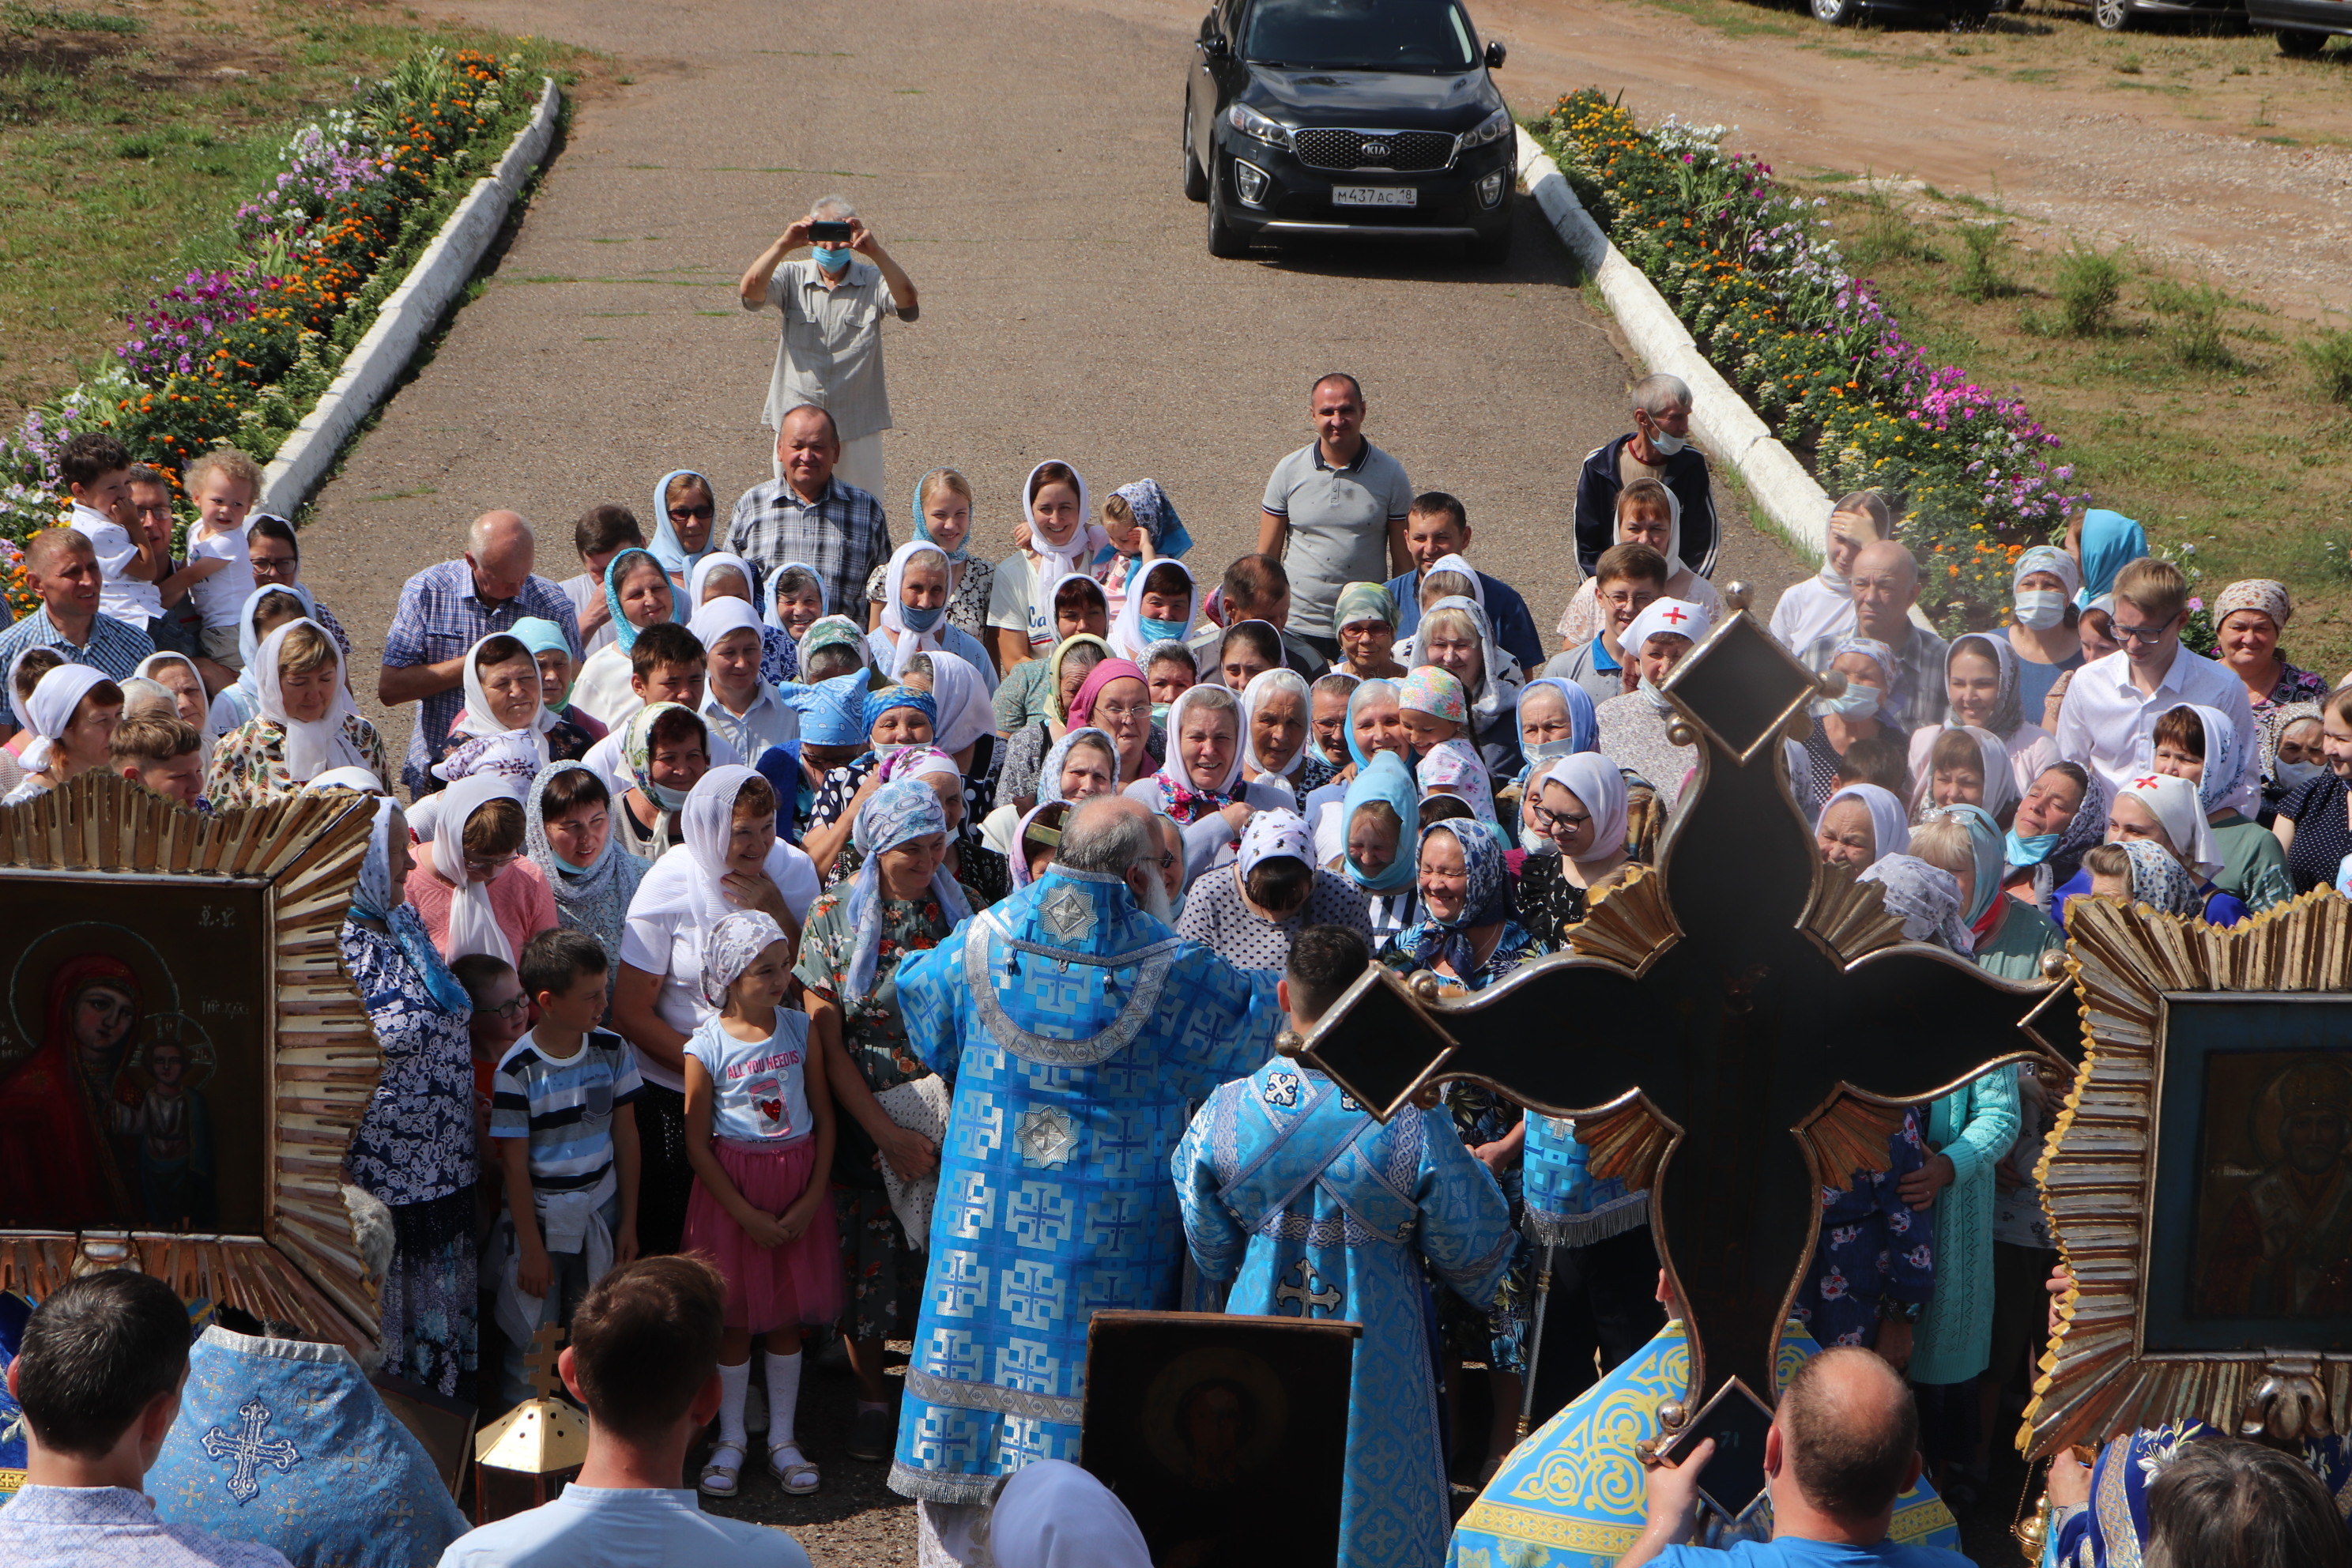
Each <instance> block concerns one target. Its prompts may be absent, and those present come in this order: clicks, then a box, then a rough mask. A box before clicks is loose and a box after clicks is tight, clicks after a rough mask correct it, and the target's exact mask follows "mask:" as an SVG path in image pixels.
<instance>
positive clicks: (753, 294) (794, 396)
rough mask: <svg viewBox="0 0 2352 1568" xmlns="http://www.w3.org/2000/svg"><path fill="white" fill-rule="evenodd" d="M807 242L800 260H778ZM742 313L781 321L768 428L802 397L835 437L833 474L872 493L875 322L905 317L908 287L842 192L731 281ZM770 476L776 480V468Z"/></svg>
mask: <svg viewBox="0 0 2352 1568" xmlns="http://www.w3.org/2000/svg"><path fill="white" fill-rule="evenodd" d="M803 245H805V246H808V247H810V249H809V255H808V258H806V259H805V260H801V261H791V262H788V261H786V260H785V259H784V258H785V257H786V256H787V255H789V254H791V253H792V252H793V251H795V250H797V249H799V248H800V247H802V246H803ZM737 293H738V296H739V297H740V299H741V300H742V302H743V308H744V309H745V310H778V311H781V312H782V315H783V318H784V326H783V332H782V336H781V338H780V339H779V340H778V342H777V344H776V368H775V372H774V374H772V376H770V378H769V381H768V405H767V409H766V411H765V412H764V413H763V414H762V415H761V420H760V422H761V424H762V425H765V426H767V427H768V428H769V429H771V430H773V429H774V428H776V424H777V421H778V420H780V419H782V417H783V416H784V415H785V414H786V413H788V412H790V411H791V410H792V409H794V408H796V407H798V406H800V405H802V404H803V403H814V404H815V405H818V406H819V407H822V408H824V409H826V410H828V411H829V412H830V413H831V414H832V415H833V417H834V423H835V426H837V427H838V429H839V433H840V437H841V456H840V458H838V459H837V460H836V461H835V464H834V470H833V471H834V474H835V477H836V478H838V479H840V480H841V481H842V482H843V483H844V484H847V485H851V486H854V487H856V489H861V490H864V491H865V492H866V494H868V495H870V496H872V497H873V498H874V499H875V500H877V501H879V500H882V499H883V498H882V432H883V431H885V430H887V429H888V428H889V427H890V391H889V387H888V385H887V384H886V382H885V380H884V378H883V374H882V318H883V317H885V316H896V317H898V319H899V320H900V321H913V320H914V319H915V316H916V312H917V310H918V309H919V306H918V304H917V300H916V296H915V285H914V281H913V279H909V278H908V276H907V274H906V270H905V269H904V268H901V267H900V266H899V265H898V262H896V261H894V260H892V259H891V258H890V253H889V252H888V251H887V250H885V249H883V248H882V242H881V241H880V240H879V239H877V238H876V237H874V231H873V230H872V229H870V228H868V227H867V226H866V220H865V219H863V218H861V217H859V216H857V209H856V208H855V207H853V206H851V205H849V198H847V197H846V196H822V197H819V198H818V199H817V201H816V202H815V204H814V205H812V206H811V207H810V208H809V212H808V216H806V217H803V218H795V219H793V225H792V226H791V227H790V228H787V229H786V230H784V232H783V233H782V234H781V235H778V236H777V237H776V240H775V243H774V244H772V245H771V246H769V247H768V248H767V249H765V250H763V251H761V252H760V254H759V256H758V258H756V259H754V260H753V261H752V263H751V266H750V268H747V269H746V270H745V271H744V273H743V280H742V282H741V283H740V284H739V285H737ZM775 477H776V478H778V479H782V478H783V466H782V463H781V462H779V463H778V464H777V468H776V475H775Z"/></svg>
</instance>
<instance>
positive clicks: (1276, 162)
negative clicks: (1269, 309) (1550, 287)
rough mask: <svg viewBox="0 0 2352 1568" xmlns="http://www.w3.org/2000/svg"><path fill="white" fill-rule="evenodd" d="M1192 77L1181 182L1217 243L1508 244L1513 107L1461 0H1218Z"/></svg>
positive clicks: (1230, 251)
mask: <svg viewBox="0 0 2352 1568" xmlns="http://www.w3.org/2000/svg"><path fill="white" fill-rule="evenodd" d="M1194 48H1195V50H1196V52H1197V53H1198V55H1199V60H1198V63H1197V64H1196V66H1195V67H1194V68H1193V70H1192V74H1191V76H1190V77H1189V78H1188V79H1186V81H1185V84H1184V194H1185V195H1187V196H1190V197H1191V198H1192V200H1194V201H1196V202H1201V201H1205V202H1206V203H1208V204H1209V253H1210V254H1211V255H1212V256H1239V255H1241V254H1242V253H1243V251H1244V250H1245V249H1246V248H1247V247H1249V245H1250V244H1251V242H1252V241H1254V240H1257V239H1260V238H1265V239H1273V238H1276V237H1280V236H1283V235H1288V234H1365V235H1381V236H1391V237H1396V236H1416V237H1442V238H1454V239H1463V240H1467V241H1469V243H1470V246H1471V249H1472V252H1473V253H1474V254H1475V255H1476V256H1478V257H1479V258H1482V259H1486V260H1500V259H1502V258H1503V257H1504V256H1506V255H1507V254H1508V253H1509V250H1510V247H1511V187H1512V184H1513V182H1514V179H1515V167H1516V165H1517V146H1516V142H1517V138H1516V137H1515V136H1514V135H1513V133H1512V128H1511V114H1510V110H1508V109H1507V108H1506V107H1504V104H1503V95H1502V94H1501V93H1499V92H1497V91H1496V90H1495V84H1494V83H1493V81H1491V80H1489V79H1488V78H1487V75H1486V73H1487V72H1488V71H1489V70H1492V69H1494V68H1496V67H1497V66H1500V65H1501V64H1502V63H1503V46H1502V45H1500V44H1488V45H1486V47H1485V48H1484V49H1483V50H1482V49H1481V48H1480V47H1479V46H1478V35H1477V34H1476V33H1475V32H1474V31H1472V29H1471V26H1470V18H1469V17H1468V16H1465V15H1464V14H1463V11H1462V7H1461V6H1460V5H1456V4H1454V0H1217V5H1215V7H1214V8H1213V9H1212V10H1211V11H1210V12H1209V14H1208V16H1205V17H1203V18H1202V22H1201V36H1200V37H1199V39H1198V40H1197V41H1196V42H1195V44H1194Z"/></svg>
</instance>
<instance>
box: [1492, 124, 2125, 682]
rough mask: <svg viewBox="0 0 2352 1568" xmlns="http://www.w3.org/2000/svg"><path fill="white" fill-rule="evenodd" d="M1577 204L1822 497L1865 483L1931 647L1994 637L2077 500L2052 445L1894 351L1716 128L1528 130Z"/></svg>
mask: <svg viewBox="0 0 2352 1568" xmlns="http://www.w3.org/2000/svg"><path fill="white" fill-rule="evenodd" d="M1528 130H1529V132H1530V133H1531V134H1533V135H1534V136H1535V137H1536V139H1537V140H1538V142H1541V143H1542V145H1543V147H1544V150H1545V151H1546V152H1547V153H1550V154H1551V156H1552V159H1553V161H1554V162H1555V163H1558V164H1559V168H1560V173H1561V174H1563V175H1565V176H1566V177H1567V179H1568V181H1569V184H1570V187H1571V188H1573V189H1574V190H1575V192H1576V195H1577V198H1578V199H1579V200H1580V201H1581V202H1582V203H1583V204H1584V205H1585V208H1586V210H1588V211H1589V212H1590V213H1591V215H1592V217H1593V220H1594V221H1595V222H1596V223H1598V224H1600V226H1601V228H1602V230H1603V231H1604V232H1606V233H1607V234H1608V236H1609V237H1610V239H1611V240H1612V242H1614V243H1615V245H1616V246H1617V248H1618V249H1619V250H1620V251H1622V252H1623V254H1624V256H1625V258H1626V259H1627V260H1629V261H1631V262H1632V263H1633V265H1634V266H1636V267H1638V268H1641V269H1642V271H1643V274H1645V275H1646V276H1647V277H1648V278H1649V279H1650V281H1651V282H1652V283H1653V284H1654V285H1655V286H1656V288H1657V289H1658V291H1659V293H1660V294H1662V295H1663V296H1664V298H1665V300H1666V301H1667V302H1668V303H1669V304H1670V305H1671V306H1673V307H1674V310H1675V313H1676V314H1677V315H1679V316H1680V317H1681V318H1682V321H1683V323H1684V325H1685V327H1687V328H1688V329H1689V331H1690V334H1691V337H1692V339H1693V340H1694V341H1695V342H1697V343H1698V345H1699V346H1700V347H1701V348H1702V349H1703V350H1705V351H1706V353H1707V356H1708V357H1709V358H1710V359H1711V360H1712V361H1713V362H1714V363H1715V364H1716V366H1717V368H1718V369H1719V370H1721V371H1722V372H1723V374H1724V375H1725V376H1726V377H1727V379H1728V380H1730V381H1732V382H1733V383H1735V384H1738V386H1739V387H1740V388H1741V390H1742V391H1744V392H1745V393H1746V394H1747V395H1748V399H1749V401H1750V402H1751V403H1752V404H1754V405H1755V407H1756V410H1757V412H1758V413H1759V415H1761V416H1763V417H1764V418H1765V419H1766V420H1767V421H1768V422H1770V423H1772V424H1774V425H1775V426H1777V429H1776V431H1775V434H1777V435H1778V436H1779V437H1780V439H1781V440H1782V441H1784V442H1786V443H1788V444H1789V445H1790V447H1794V448H1795V449H1796V450H1797V451H1798V453H1799V455H1800V456H1801V457H1803V458H1809V459H1810V466H1811V468H1812V470H1813V473H1814V475H1815V477H1817V478H1818V479H1820V480H1821V482H1822V488H1823V489H1827V490H1829V491H1830V492H1831V493H1832V495H1835V494H1842V493H1843V492H1845V491H1847V490H1853V489H1864V488H1867V487H1876V488H1877V489H1881V490H1883V491H1885V493H1886V494H1887V496H1888V497H1889V498H1890V500H1893V501H1894V502H1895V506H1896V509H1897V511H1898V513H1899V515H1900V516H1901V518H1902V538H1903V540H1904V542H1906V543H1907V544H1909V545H1910V546H1911V548H1912V551H1913V552H1914V553H1915V554H1916V555H1917V556H1918V557H1919V563H1920V568H1921V575H1922V582H1921V591H1920V602H1921V604H1922V605H1923V606H1924V607H1925V608H1926V609H1927V613H1928V614H1929V615H1930V616H1932V617H1934V619H1935V620H1936V622H1937V626H1939V627H1940V628H1941V629H1942V630H1943V631H1944V632H1945V634H1946V635H1948V636H1949V635H1952V634H1954V633H1956V632H1958V631H1960V630H1963V629H1979V630H1981V629H1984V628H1986V627H1990V626H1996V625H1999V624H2000V622H2001V619H2002V616H2003V612H2004V609H2005V607H2006V605H2008V602H2009V592H2010V589H2009V577H2010V565H2011V562H2013V561H2014V560H2015V559H2016V558H2017V555H2018V553H2019V552H2021V551H2022V550H2023V549H2025V548H2026V547H2027V546H2028V545H2032V544H2039V543H2042V542H2052V541H2054V540H2055V539H2056V538H2057V537H2058V536H2059V535H2061V534H2062V533H2063V530H2064V527H2065V522H2066V516H2067V513H2068V512H2069V510H2072V509H2074V508H2076V507H2079V506H2080V505H2081V504H2082V501H2083V499H2084V498H2082V497H2081V496H2077V495H2070V494H2069V493H2067V489H2066V486H2067V481H2068V479H2070V478H2071V477H2072V475H2073V470H2072V469H2071V468H2068V467H2066V466H2065V465H2063V463H2060V462H2058V461H2057V450H2058V437H2056V436H2054V435H2053V434H2051V433H2050V432H2049V431H2047V430H2045V429H2043V428H2042V426H2040V425H2039V424H2037V423H2035V422H2034V420H2033V418H2032V416H2031V415H2029V414H2028V413H2027V412H2026V410H2025V406H2024V405H2022V404H2021V403H2020V402H2018V401H2017V400H2016V399H2015V398H2008V397H1999V396H1996V395H1993V394H1992V393H1990V392H1989V391H1987V390H1986V389H1985V388H1983V387H1981V386H1979V385H1978V384H1975V383H1974V382H1972V381H1970V380H1969V377H1968V375H1967V374H1966V373H1965V372H1963V371H1961V370H1959V369H1958V368H1957V367H1955V366H1952V365H1937V364H1935V363H1931V362H1930V361H1929V359H1928V358H1927V355H1926V354H1924V353H1921V352H1920V351H1919V349H1918V348H1916V346H1915V345H1913V344H1912V343H1911V342H1909V341H1908V340H1907V339H1906V338H1905V337H1904V335H1903V332H1902V330H1901V328H1900V327H1899V326H1898V325H1897V323H1896V322H1895V319H1894V318H1893V317H1892V316H1891V315H1889V314H1888V313H1887V310H1886V309H1885V305H1884V304H1882V303H1881V302H1880V300H1879V299H1878V297H1877V295H1876V294H1875V293H1874V291H1873V289H1871V286H1870V284H1869V283H1868V282H1867V281H1866V280H1864V279H1857V278H1854V277H1853V276H1852V275H1851V274H1850V273H1848V272H1847V270H1846V269H1845V266H1844V263H1843V259H1842V258H1841V257H1840V255H1839V252H1838V247H1837V242H1836V241H1835V240H1833V239H1831V238H1830V237H1828V236H1827V235H1825V234H1824V233H1823V232H1822V231H1823V230H1824V229H1825V228H1826V227H1827V226H1828V221H1829V220H1828V219H1826V218H1824V217H1822V216H1820V212H1819V209H1820V207H1821V206H1822V205H1824V204H1823V203H1822V202H1820V201H1817V200H1807V199H1806V198H1804V197H1802V196H1798V195H1792V194H1790V192H1788V191H1785V190H1783V189H1781V188H1780V186H1779V185H1777V184H1774V182H1773V180H1772V177H1771V176H1772V171H1771V169H1770V168H1769V166H1768V165H1766V164H1765V163H1762V162H1760V161H1759V160H1757V159H1754V158H1749V157H1746V156H1743V155H1741V154H1738V153H1726V152H1724V151H1723V149H1722V147H1721V142H1722V140H1723V136H1724V128H1723V127H1721V126H1689V125H1684V124H1682V123H1681V122H1680V121H1675V120H1673V119H1669V120H1667V121H1664V123H1663V124H1660V125H1656V126H1654V127H1652V128H1651V129H1650V130H1648V131H1643V130H1642V129H1641V128H1640V127H1639V126H1637V125H1636V124H1635V123H1634V121H1633V115H1632V114H1630V113H1628V112H1627V111H1626V110H1623V109H1622V108H1620V107H1619V106H1617V105H1616V104H1613V103H1612V102H1611V101H1610V100H1608V99H1607V98H1606V97H1604V96H1603V95H1601V93H1600V92H1598V91H1595V90H1592V89H1587V90H1585V91H1582V92H1573V93H1570V94H1569V95H1568V96H1566V97H1565V98H1562V99H1561V100H1559V103H1558V104H1557V105H1555V106H1554V107H1553V110H1552V111H1551V114H1550V116H1549V118H1548V119H1546V120H1544V121H1538V122H1536V123H1535V124H1532V125H1530V126H1529V127H1528Z"/></svg>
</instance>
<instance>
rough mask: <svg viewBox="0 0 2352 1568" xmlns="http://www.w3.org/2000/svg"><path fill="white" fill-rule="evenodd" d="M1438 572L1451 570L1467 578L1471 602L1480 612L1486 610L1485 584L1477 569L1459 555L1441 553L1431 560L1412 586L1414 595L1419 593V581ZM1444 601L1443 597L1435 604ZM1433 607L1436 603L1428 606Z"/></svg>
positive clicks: (1422, 581) (1425, 612) (1424, 580)
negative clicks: (1479, 577)
mask: <svg viewBox="0 0 2352 1568" xmlns="http://www.w3.org/2000/svg"><path fill="white" fill-rule="evenodd" d="M1440 572H1453V573H1456V574H1459V575H1461V576H1463V577H1465V578H1467V579H1469V582H1470V600H1471V603H1473V604H1475V605H1477V606H1478V608H1479V610H1480V611H1481V612H1482V613H1483V612H1484V611H1485V610H1486V584H1484V583H1482V582H1480V581H1479V579H1478V569H1477V568H1476V567H1475V566H1473V565H1471V564H1470V563H1468V562H1467V561H1465V560H1463V559H1462V557H1460V556H1459V555H1441V556H1439V557H1438V558H1437V559H1436V560H1434V561H1433V562H1431V563H1429V570H1428V571H1426V572H1424V573H1423V574H1421V577H1420V579H1419V581H1418V582H1416V583H1415V584H1414V586H1413V594H1414V596H1415V597H1418V596H1419V595H1420V593H1421V587H1420V584H1421V583H1426V582H1428V581H1429V580H1430V579H1431V578H1432V577H1434V576H1435V575H1437V574H1439V573H1440ZM1452 596H1453V595H1447V597H1449V598H1450V597H1452ZM1444 602H1445V600H1444V599H1440V600H1439V601H1438V602H1437V604H1438V605H1442V604H1444ZM1435 608H1437V605H1430V606H1429V609H1431V610H1433V609H1435ZM1428 613H1429V611H1428V610H1424V611H1423V612H1422V614H1423V615H1427V614H1428Z"/></svg>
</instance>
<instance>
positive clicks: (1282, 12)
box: [1242, 0, 1478, 71]
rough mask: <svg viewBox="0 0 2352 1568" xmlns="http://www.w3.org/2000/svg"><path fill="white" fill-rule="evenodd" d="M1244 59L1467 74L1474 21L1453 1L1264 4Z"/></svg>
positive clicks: (1290, 0)
mask: <svg viewBox="0 0 2352 1568" xmlns="http://www.w3.org/2000/svg"><path fill="white" fill-rule="evenodd" d="M1242 58H1244V59H1245V60H1249V61H1251V62H1252V63H1254V64H1257V65H1272V66H1292V67H1299V68H1317V69H1321V70H1391V71H1392V70H1404V71H1463V70H1469V69H1470V68H1473V67H1474V66H1475V65H1476V64H1477V63H1478V52H1477V49H1476V48H1475V47H1474V46H1473V45H1472V43H1471V34H1470V23H1469V20H1468V18H1466V17H1465V16H1463V15H1462V10H1461V7H1459V6H1458V5H1451V4H1448V3H1446V0H1256V4H1255V5H1252V6H1251V7H1250V15H1249V27H1248V34H1247V37H1245V38H1244V41H1243V44H1242Z"/></svg>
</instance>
